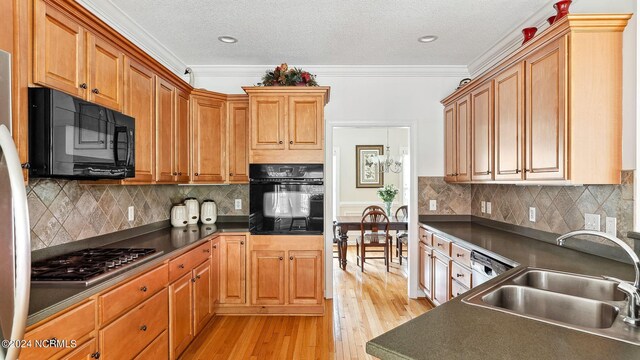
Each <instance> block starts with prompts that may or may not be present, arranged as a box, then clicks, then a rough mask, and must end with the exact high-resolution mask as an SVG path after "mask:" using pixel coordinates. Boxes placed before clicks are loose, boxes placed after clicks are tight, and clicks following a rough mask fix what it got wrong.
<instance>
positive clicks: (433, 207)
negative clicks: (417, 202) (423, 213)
mask: <svg viewBox="0 0 640 360" xmlns="http://www.w3.org/2000/svg"><path fill="white" fill-rule="evenodd" d="M429 210H430V211H436V210H438V202H437V201H436V200H429Z"/></svg>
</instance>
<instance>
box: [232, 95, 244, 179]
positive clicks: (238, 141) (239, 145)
mask: <svg viewBox="0 0 640 360" xmlns="http://www.w3.org/2000/svg"><path fill="white" fill-rule="evenodd" d="M227 109H228V110H227V111H228V115H227V119H228V121H227V131H228V132H229V136H228V138H227V140H228V141H227V154H228V155H229V156H228V165H229V183H232V184H239V183H240V184H241V183H245V184H246V183H248V182H249V99H248V98H247V96H245V95H230V96H228V101H227Z"/></svg>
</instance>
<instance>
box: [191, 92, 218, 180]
mask: <svg viewBox="0 0 640 360" xmlns="http://www.w3.org/2000/svg"><path fill="white" fill-rule="evenodd" d="M192 101H193V104H192V114H191V131H192V139H193V166H192V174H193V176H192V177H191V181H192V182H196V183H198V182H200V183H224V182H225V180H226V179H227V169H226V164H225V158H226V149H227V148H226V138H227V129H226V125H227V119H226V116H225V115H226V113H225V107H224V101H221V100H217V99H210V98H204V97H192Z"/></svg>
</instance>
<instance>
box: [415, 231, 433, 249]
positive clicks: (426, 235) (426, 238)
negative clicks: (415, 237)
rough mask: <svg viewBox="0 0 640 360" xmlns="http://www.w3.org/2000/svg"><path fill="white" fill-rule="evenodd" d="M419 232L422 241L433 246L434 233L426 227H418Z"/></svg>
mask: <svg viewBox="0 0 640 360" xmlns="http://www.w3.org/2000/svg"><path fill="white" fill-rule="evenodd" d="M418 234H419V235H420V242H422V243H424V244H425V245H427V246H433V245H432V238H433V234H432V233H431V232H430V231H428V230H426V229H424V228H418Z"/></svg>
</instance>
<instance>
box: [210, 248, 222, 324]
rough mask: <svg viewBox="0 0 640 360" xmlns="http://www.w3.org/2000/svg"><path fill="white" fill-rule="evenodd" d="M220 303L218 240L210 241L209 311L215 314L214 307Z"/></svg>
mask: <svg viewBox="0 0 640 360" xmlns="http://www.w3.org/2000/svg"><path fill="white" fill-rule="evenodd" d="M219 303H220V238H219V237H216V238H214V239H212V240H211V304H212V305H213V308H212V309H211V312H212V314H215V307H216V306H217V305H218V304H219Z"/></svg>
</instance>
